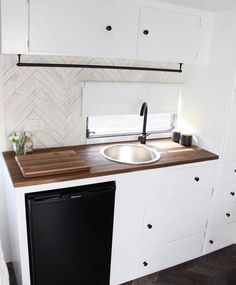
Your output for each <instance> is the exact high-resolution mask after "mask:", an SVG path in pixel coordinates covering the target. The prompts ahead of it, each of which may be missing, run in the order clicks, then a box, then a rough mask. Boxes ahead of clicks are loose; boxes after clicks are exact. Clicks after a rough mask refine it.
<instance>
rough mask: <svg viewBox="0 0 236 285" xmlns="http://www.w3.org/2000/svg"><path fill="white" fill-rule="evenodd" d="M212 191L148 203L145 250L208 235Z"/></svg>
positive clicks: (143, 245) (143, 243)
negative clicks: (192, 236) (194, 236)
mask: <svg viewBox="0 0 236 285" xmlns="http://www.w3.org/2000/svg"><path fill="white" fill-rule="evenodd" d="M211 197H212V196H211V189H207V190H204V191H196V192H193V193H189V194H185V195H178V196H174V197H168V198H164V199H157V200H152V201H149V202H147V205H146V209H145V217H144V225H143V242H142V247H143V248H150V247H152V246H158V245H161V244H164V243H168V242H171V241H174V240H178V239H182V238H185V237H187V236H190V235H194V234H197V233H200V232H204V230H205V228H206V222H207V218H208V212H209V205H210V202H211Z"/></svg>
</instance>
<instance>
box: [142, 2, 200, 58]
mask: <svg viewBox="0 0 236 285" xmlns="http://www.w3.org/2000/svg"><path fill="white" fill-rule="evenodd" d="M200 25H201V18H200V17H199V16H195V15H188V14H186V13H180V12H177V11H170V10H165V9H158V8H153V7H141V12H140V24H139V36H138V57H139V58H144V59H155V60H159V61H172V62H184V63H196V62H197V53H198V38H199V32H200Z"/></svg>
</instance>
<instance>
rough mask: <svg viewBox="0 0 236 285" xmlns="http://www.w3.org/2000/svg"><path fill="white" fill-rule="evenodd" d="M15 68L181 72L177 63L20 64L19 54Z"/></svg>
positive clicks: (180, 66) (180, 64)
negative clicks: (174, 66) (162, 65)
mask: <svg viewBox="0 0 236 285" xmlns="http://www.w3.org/2000/svg"><path fill="white" fill-rule="evenodd" d="M16 65H17V66H19V67H21V66H25V67H27V66H28V67H63V68H99V69H121V70H139V71H161V72H176V73H181V72H182V66H183V63H179V69H171V68H156V67H138V66H117V65H116V66H115V65H94V64H91V65H90V64H64V63H63V64H62V63H36V62H35V63H28V62H21V54H18V63H17V64H16Z"/></svg>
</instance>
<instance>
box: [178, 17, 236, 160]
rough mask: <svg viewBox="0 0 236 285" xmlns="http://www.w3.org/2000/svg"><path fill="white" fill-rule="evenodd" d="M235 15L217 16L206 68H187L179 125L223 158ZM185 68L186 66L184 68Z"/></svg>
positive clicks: (235, 61)
mask: <svg viewBox="0 0 236 285" xmlns="http://www.w3.org/2000/svg"><path fill="white" fill-rule="evenodd" d="M235 19H236V14H235V13H233V12H224V13H220V14H217V16H216V19H215V27H214V34H213V36H214V37H213V43H212V51H211V59H210V64H209V66H190V67H187V72H186V77H185V88H184V90H183V95H182V100H183V102H182V116H183V118H182V122H181V125H182V126H186V125H187V127H188V128H190V129H192V130H193V132H194V133H195V134H196V135H197V138H198V144H199V145H200V146H201V147H204V148H206V149H208V150H210V151H213V152H215V153H217V154H220V155H222V152H223V145H224V141H225V134H226V129H227V122H228V114H229V109H230V104H231V97H232V94H233V91H234V78H235V70H236V33H235V30H236V21H235ZM185 68H186V67H185Z"/></svg>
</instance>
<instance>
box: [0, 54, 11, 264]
mask: <svg viewBox="0 0 236 285" xmlns="http://www.w3.org/2000/svg"><path fill="white" fill-rule="evenodd" d="M3 102H4V100H3V88H2V58H0V240H1V242H2V247H3V251H4V255H5V259H6V260H7V261H10V260H11V258H10V244H9V234H8V223H7V209H6V197H5V189H4V187H3V185H4V183H3V179H4V177H3V170H2V155H1V152H2V151H3V150H4V149H5V130H4V104H3Z"/></svg>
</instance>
